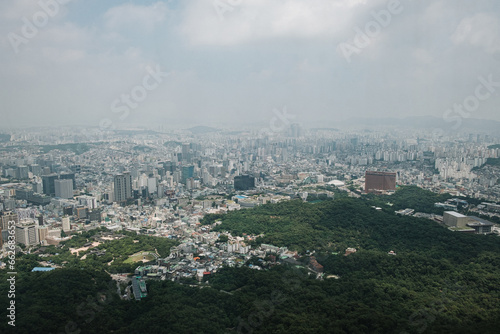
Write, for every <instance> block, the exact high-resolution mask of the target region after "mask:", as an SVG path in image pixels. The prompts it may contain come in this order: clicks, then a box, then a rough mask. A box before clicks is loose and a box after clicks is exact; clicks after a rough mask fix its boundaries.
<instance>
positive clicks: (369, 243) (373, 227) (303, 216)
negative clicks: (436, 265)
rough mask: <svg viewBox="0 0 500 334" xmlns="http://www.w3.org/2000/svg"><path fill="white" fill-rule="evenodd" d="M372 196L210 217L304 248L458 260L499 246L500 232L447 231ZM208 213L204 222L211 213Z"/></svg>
mask: <svg viewBox="0 0 500 334" xmlns="http://www.w3.org/2000/svg"><path fill="white" fill-rule="evenodd" d="M372 204H373V203H372V202H371V201H370V200H364V199H353V198H342V199H339V200H334V201H324V202H321V203H317V204H310V203H304V202H302V201H300V200H294V201H287V202H281V203H278V204H274V205H272V204H268V205H263V206H260V207H257V208H254V209H253V210H240V211H232V212H229V213H228V214H227V215H223V216H216V217H213V218H216V219H219V220H221V221H222V224H221V225H218V226H217V227H216V230H219V231H224V230H227V231H231V232H232V233H235V234H237V235H242V234H244V233H247V234H259V233H264V237H262V238H259V239H257V240H258V242H259V243H266V244H273V245H276V246H286V247H288V248H289V249H292V250H297V251H299V252H304V251H306V250H311V251H312V250H316V251H319V252H322V251H326V250H328V251H334V252H343V251H344V250H345V249H346V248H347V247H355V248H359V249H360V250H376V251H383V252H388V251H390V250H393V251H395V252H396V253H398V254H401V255H405V254H421V255H425V256H426V257H429V258H435V259H441V258H443V259H448V260H450V261H454V262H457V263H466V262H467V261H473V259H475V258H476V257H477V256H479V255H480V254H482V253H483V252H487V251H488V252H500V238H498V237H496V236H493V235H490V236H478V235H470V234H461V233H457V232H451V231H449V230H448V229H446V228H445V227H442V226H440V225H439V224H437V223H436V222H434V221H431V220H428V219H421V218H414V217H407V216H405V217H400V216H396V215H395V214H394V209H385V210H380V211H379V210H376V209H375V208H373V207H372V206H373V205H372ZM213 218H212V217H210V216H207V217H206V219H205V221H204V222H205V223H211V222H212V221H213V220H214V219H213Z"/></svg>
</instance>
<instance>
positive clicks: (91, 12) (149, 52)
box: [0, 0, 500, 127]
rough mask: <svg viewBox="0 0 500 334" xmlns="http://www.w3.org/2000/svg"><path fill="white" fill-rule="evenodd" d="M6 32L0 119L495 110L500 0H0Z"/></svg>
mask: <svg viewBox="0 0 500 334" xmlns="http://www.w3.org/2000/svg"><path fill="white" fill-rule="evenodd" d="M44 8H45V9H44ZM33 28H34V29H33ZM0 32H1V36H2V38H1V43H0V63H1V67H0V71H1V72H0V80H1V89H0V108H1V109H0V110H1V111H0V115H1V118H0V127H9V126H15V127H18V126H34V125H58V124H86V125H99V124H100V123H101V124H110V123H111V124H113V125H114V126H127V125H129V124H146V123H149V124H165V125H168V124H177V123H179V122H181V123H184V124H187V123H189V122H190V121H191V122H192V124H193V125H217V123H218V122H221V121H224V122H225V123H230V122H237V123H243V124H251V123H262V124H266V123H269V122H270V120H271V119H272V118H273V117H274V116H275V114H274V113H273V109H278V110H280V112H283V111H282V110H283V108H284V107H285V106H286V110H287V113H288V114H289V115H292V116H295V120H297V121H300V122H304V123H308V122H311V123H321V124H324V125H325V126H326V125H331V126H334V125H335V122H336V121H337V120H339V119H345V118H348V117H358V116H359V117H378V116H383V117H392V116H396V117H404V116H413V115H434V116H437V117H443V115H444V117H447V118H451V117H474V118H484V119H495V120H500V113H499V106H500V97H499V94H498V93H499V92H500V2H499V1H498V0H475V1H469V0H441V1H440V0H429V1H425V0H401V1H399V2H398V1H385V0H337V1H335V0H216V1H214V0H205V1H197V0H185V1H148V0H142V1H135V0H134V1H118V0H109V1H103V0H85V1H84V0H72V1H71V0H41V1H35V0H2V1H0ZM480 77H481V78H483V79H479V78H480ZM488 81H490V83H489V84H488V83H487V82H488ZM491 81H493V83H491ZM484 82H486V84H485V83H484ZM454 104H458V105H460V104H462V105H463V104H468V106H467V108H468V110H470V112H469V111H467V110H465V111H464V110H463V109H462V111H461V114H460V109H455V110H453V109H450V110H449V111H447V109H449V108H453V105H454Z"/></svg>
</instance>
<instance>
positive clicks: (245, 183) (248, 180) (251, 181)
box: [234, 175, 255, 190]
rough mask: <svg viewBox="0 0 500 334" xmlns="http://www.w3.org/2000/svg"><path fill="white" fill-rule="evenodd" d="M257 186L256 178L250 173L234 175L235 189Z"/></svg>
mask: <svg viewBox="0 0 500 334" xmlns="http://www.w3.org/2000/svg"><path fill="white" fill-rule="evenodd" d="M252 188H255V178H254V177H253V176H250V175H240V176H235V177H234V190H249V189H252Z"/></svg>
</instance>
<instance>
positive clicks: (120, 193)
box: [114, 172, 132, 203]
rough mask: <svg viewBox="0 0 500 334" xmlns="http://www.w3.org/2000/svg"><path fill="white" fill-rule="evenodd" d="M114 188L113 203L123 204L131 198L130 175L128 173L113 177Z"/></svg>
mask: <svg viewBox="0 0 500 334" xmlns="http://www.w3.org/2000/svg"><path fill="white" fill-rule="evenodd" d="M114 186H115V188H114V195H115V199H114V200H115V202H118V203H123V202H126V201H127V200H128V199H130V198H132V175H130V173H128V172H125V173H123V174H118V175H115V178H114Z"/></svg>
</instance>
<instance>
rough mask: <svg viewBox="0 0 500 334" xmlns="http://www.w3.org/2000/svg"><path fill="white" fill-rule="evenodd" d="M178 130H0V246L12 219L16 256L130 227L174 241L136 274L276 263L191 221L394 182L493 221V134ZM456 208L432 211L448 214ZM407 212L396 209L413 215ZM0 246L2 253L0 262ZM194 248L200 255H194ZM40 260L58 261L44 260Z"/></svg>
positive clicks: (387, 188) (88, 250) (243, 241)
mask: <svg viewBox="0 0 500 334" xmlns="http://www.w3.org/2000/svg"><path fill="white" fill-rule="evenodd" d="M177 132H178V133H175V134H171V133H166V132H160V131H155V130H148V129H131V130H116V131H101V130H98V129H97V130H96V129H89V130H80V133H81V134H79V132H78V129H69V128H68V129H65V130H63V131H60V132H57V133H54V132H53V131H51V130H49V129H33V130H30V131H25V130H21V131H20V130H18V131H12V133H10V134H5V135H4V138H5V140H4V141H3V143H2V148H1V155H0V165H1V167H2V178H1V182H2V184H1V185H0V189H1V192H0V196H1V197H0V198H1V204H0V208H1V210H2V239H0V240H2V245H3V244H5V245H6V246H7V245H8V242H7V241H8V240H9V225H8V221H15V236H16V243H17V244H19V246H22V249H20V248H18V251H19V252H27V253H30V252H32V251H34V250H38V251H39V250H40V249H42V250H43V249H44V248H45V246H49V245H52V246H56V247H60V246H61V245H62V244H64V242H65V241H67V240H70V239H71V238H72V237H73V236H74V235H78V234H81V233H82V232H86V231H90V230H94V229H99V228H105V229H106V230H107V231H110V232H112V233H111V235H113V233H116V234H117V235H118V236H120V232H121V231H128V232H134V233H137V234H143V235H149V236H157V237H162V238H169V239H173V240H176V241H177V242H178V245H177V246H173V248H172V249H171V250H170V255H169V256H168V257H163V258H160V256H161V255H160V254H157V253H152V254H150V253H149V252H145V254H146V256H144V257H143V260H144V262H146V259H148V260H152V259H150V257H151V256H153V257H154V259H156V263H155V264H154V265H153V267H147V268H149V269H144V267H141V266H137V268H136V270H135V271H136V272H137V273H138V274H140V275H139V276H140V277H147V275H148V274H155V275H158V276H159V277H162V278H163V279H165V278H167V277H168V278H171V279H178V278H180V277H198V279H201V278H203V275H210V274H212V273H215V272H217V269H219V268H221V267H222V266H228V265H229V266H235V265H241V264H243V263H245V261H248V260H249V259H250V258H252V257H253V256H256V257H260V258H262V259H263V258H265V256H266V254H267V253H269V252H268V251H269V249H271V248H272V249H274V250H275V251H276V252H277V253H278V255H280V256H281V257H284V258H287V257H288V258H293V256H294V255H297V252H296V251H295V252H291V251H288V250H287V249H286V248H280V247H276V246H273V245H268V246H266V245H261V246H260V247H258V248H252V247H251V246H250V245H249V242H250V241H252V240H255V239H256V238H257V237H258V236H256V235H246V236H244V237H237V236H234V237H233V236H232V235H231V234H230V233H229V232H225V233H224V235H225V236H226V237H227V241H226V242H220V240H219V238H220V235H221V233H220V232H215V231H212V226H210V225H208V226H207V225H201V224H200V220H201V219H202V218H203V217H204V216H205V215H207V214H223V213H225V212H227V211H232V210H241V209H247V208H253V207H255V206H259V205H262V204H266V203H278V202H280V201H289V200H293V199H296V198H299V199H301V200H303V201H313V202H314V201H316V200H317V201H321V200H324V199H325V198H332V199H333V198H335V196H336V193H337V194H338V193H340V192H344V193H347V194H348V196H351V197H360V196H365V194H366V193H373V192H376V193H379V194H382V193H383V194H391V193H393V192H394V191H395V190H396V187H401V186H409V185H413V186H418V187H420V188H422V189H426V190H429V191H432V192H434V193H438V194H443V193H447V194H450V195H452V196H454V197H465V198H467V197H469V198H472V199H476V200H479V201H480V202H481V204H478V205H471V207H469V208H468V212H475V213H476V215H483V216H487V217H491V218H493V217H495V218H496V219H497V220H496V222H498V218H500V214H499V213H500V207H499V205H497V203H498V202H499V201H500V186H499V182H498V181H499V179H498V175H500V173H499V171H498V168H500V166H499V165H498V164H496V161H498V159H499V155H500V146H499V145H496V143H498V142H499V140H500V139H499V138H498V136H495V135H488V134H467V135H461V134H460V135H453V134H449V135H448V136H441V137H439V138H436V137H435V136H434V137H432V133H431V136H429V135H426V133H425V131H416V130H415V131H399V132H398V131H392V132H385V131H382V130H379V131H370V132H368V133H367V132H366V131H356V130H353V131H340V130H338V129H304V128H302V127H301V126H300V125H299V124H295V123H294V124H290V125H289V126H288V127H287V128H284V129H283V130H282V131H280V132H276V133H274V134H272V135H269V134H266V135H263V134H262V133H259V132H258V131H255V130H246V131H242V130H240V131H222V130H218V129H214V128H209V127H196V128H191V129H187V130H182V131H177ZM75 133H76V134H75ZM83 133H85V135H83ZM82 140H85V141H82ZM368 174H373V175H375V176H373V175H370V176H369V175H368ZM377 174H383V175H389V176H391V177H392V178H393V181H392V184H385V183H378V182H375V185H374V186H366V185H367V184H368V179H369V177H370V178H373V177H375V178H376V177H377ZM382 177H383V176H382ZM389 183H391V182H389ZM365 188H366V189H365ZM464 202H465V203H466V205H468V203H467V201H464ZM459 204H460V203H459V202H458V201H457V202H452V201H451V202H450V201H448V202H447V203H435V206H437V207H438V206H441V207H443V208H446V209H447V210H449V211H458V207H459ZM408 209H410V212H408V210H406V211H405V212H403V213H402V214H405V215H408V214H412V215H418V214H419V213H418V212H416V213H415V212H414V211H415V210H413V209H412V208H408ZM403 211H404V210H403ZM457 214H458V213H457ZM431 218H433V219H436V217H435V215H432V216H431ZM438 219H439V218H438ZM437 221H439V220H437ZM440 221H441V222H442V221H443V219H442V216H441V220H440ZM484 222H485V221H484V220H483V224H484ZM486 222H487V223H488V224H491V226H492V227H490V228H489V229H488V231H487V232H489V233H498V232H499V231H500V229H499V228H498V227H496V226H493V224H492V223H490V222H488V221H486ZM215 224H217V222H216V223H215ZM462 227H464V228H466V226H462ZM450 228H452V227H450ZM468 230H472V231H473V232H474V230H473V229H472V228H470V227H469V229H468ZM476 232H477V231H476ZM99 240H100V241H99ZM91 241H92V240H91ZM103 242H105V240H103V239H102V238H97V239H96V240H94V242H88V243H86V244H85V246H84V247H80V248H78V249H76V248H70V250H71V253H75V254H76V255H78V256H80V259H81V260H84V259H85V258H86V256H87V255H85V254H93V252H94V251H95V252H97V255H104V254H105V253H106V250H105V249H104V250H102V251H99V250H94V251H92V249H93V248H94V247H95V246H98V245H99V244H100V243H103ZM266 247H268V248H266ZM273 247H274V248H273ZM8 249H9V248H7V247H4V248H3V249H2V252H3V253H2V254H3V256H2V257H4V256H6V255H7V251H8ZM79 253H84V254H83V255H82V254H79ZM197 254H200V255H201V256H202V257H205V260H202V261H198V262H197V260H199V259H200V258H199V257H198V258H196V255H197ZM193 255H194V258H193ZM139 258H140V257H139ZM5 265H6V263H4V264H3V266H5ZM40 265H41V266H42V267H48V268H60V267H61V264H56V263H52V264H50V262H47V259H45V258H44V259H43V261H40ZM259 269H260V267H259ZM316 274H321V272H316ZM150 276H151V275H150ZM153 276H154V275H153Z"/></svg>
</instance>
